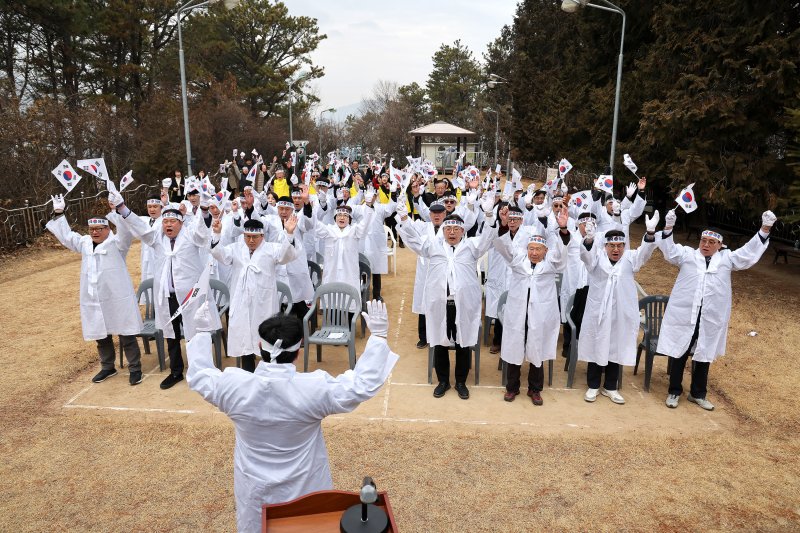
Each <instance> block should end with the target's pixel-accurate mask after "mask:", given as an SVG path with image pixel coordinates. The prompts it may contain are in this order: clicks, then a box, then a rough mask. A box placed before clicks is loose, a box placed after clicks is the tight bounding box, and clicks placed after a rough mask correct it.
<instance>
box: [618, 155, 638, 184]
mask: <svg viewBox="0 0 800 533" xmlns="http://www.w3.org/2000/svg"><path fill="white" fill-rule="evenodd" d="M622 163H623V164H624V165H625V167H627V169H628V170H630V171H631V172H632V173H633V175H634V176H636V171H637V170H639V167H637V166H636V163H634V162H633V159H631V156H630V154H624V155H623V156H622ZM636 177H637V178H638V177H639V176H636Z"/></svg>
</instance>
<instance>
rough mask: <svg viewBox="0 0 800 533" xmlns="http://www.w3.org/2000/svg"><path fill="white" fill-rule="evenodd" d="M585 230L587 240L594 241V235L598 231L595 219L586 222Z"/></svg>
mask: <svg viewBox="0 0 800 533" xmlns="http://www.w3.org/2000/svg"><path fill="white" fill-rule="evenodd" d="M584 229H585V230H586V237H585V238H586V239H594V233H595V231H596V230H597V222H596V221H595V220H594V219H593V218H590V219H589V220H587V221H586V226H585V227H584Z"/></svg>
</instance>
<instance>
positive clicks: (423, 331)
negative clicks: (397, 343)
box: [417, 315, 428, 344]
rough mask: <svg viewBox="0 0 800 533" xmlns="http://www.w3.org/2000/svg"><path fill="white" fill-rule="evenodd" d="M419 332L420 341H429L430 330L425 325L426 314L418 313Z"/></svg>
mask: <svg viewBox="0 0 800 533" xmlns="http://www.w3.org/2000/svg"><path fill="white" fill-rule="evenodd" d="M417 317H418V319H417V333H419V342H422V343H425V344H427V343H428V330H427V328H426V326H425V315H417Z"/></svg>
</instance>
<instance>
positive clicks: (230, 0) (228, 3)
mask: <svg viewBox="0 0 800 533" xmlns="http://www.w3.org/2000/svg"><path fill="white" fill-rule="evenodd" d="M219 1H220V0H206V1H204V2H198V1H197V0H187V1H186V2H184V3H183V4H182V5H181V6H180V7H178V13H177V16H178V64H179V66H180V70H181V102H182V104H183V136H184V140H185V141H186V170H187V174H186V175H187V176H191V175H192V174H193V173H192V144H191V141H190V140H189V102H188V101H187V97H186V65H185V63H184V59H183V34H182V33H181V16H182V15H183V14H184V13H188V12H189V11H192V10H193V9H201V8H204V7H208V6H210V5H212V4H216V3H217V2H219ZM223 4H224V5H225V9H233V8H234V7H236V6H237V5H238V4H239V0H223Z"/></svg>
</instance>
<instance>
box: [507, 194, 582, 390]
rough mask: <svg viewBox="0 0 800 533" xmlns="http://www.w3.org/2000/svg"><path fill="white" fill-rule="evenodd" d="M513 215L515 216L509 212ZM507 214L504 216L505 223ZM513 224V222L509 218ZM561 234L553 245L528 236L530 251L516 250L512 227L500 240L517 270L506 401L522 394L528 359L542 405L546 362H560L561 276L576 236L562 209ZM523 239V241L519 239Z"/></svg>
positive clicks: (509, 304)
mask: <svg viewBox="0 0 800 533" xmlns="http://www.w3.org/2000/svg"><path fill="white" fill-rule="evenodd" d="M509 214H510V213H509ZM503 216H504V213H501V222H502V217H503ZM508 220H509V222H510V220H511V219H508ZM556 220H557V223H558V227H559V232H558V236H557V237H556V238H554V239H551V241H550V246H551V247H552V249H550V247H549V246H548V241H547V239H546V238H545V237H544V236H543V235H532V236H530V237H528V238H527V240H528V244H527V249H526V250H525V251H523V250H520V249H519V247H517V246H515V244H514V243H513V242H512V240H511V238H510V232H508V231H507V229H508V228H507V226H506V227H504V226H501V227H500V231H499V234H500V237H499V238H498V239H496V240H495V242H494V246H495V249H496V250H497V251H498V253H500V255H501V256H502V257H503V258H504V259H505V260H506V261H508V263H509V265H510V269H511V277H510V279H509V285H510V286H511V287H513V290H510V291H508V297H507V298H508V299H507V300H506V306H505V308H504V309H503V323H504V327H503V341H502V348H501V351H500V358H501V359H502V360H503V361H505V362H506V363H507V369H508V374H507V377H508V380H507V382H506V392H505V395H504V396H503V399H504V400H505V401H507V402H512V401H514V398H515V397H516V396H517V395H518V394H519V386H520V373H521V370H522V363H523V361H526V360H527V361H528V362H529V363H530V366H529V369H528V397H529V398H530V399H531V401H532V402H533V404H534V405H542V404H543V403H544V402H543V400H542V395H541V392H542V389H543V388H544V365H543V364H542V363H543V362H544V361H550V360H553V359H555V358H556V346H557V344H558V333H559V325H560V323H561V316H560V314H559V310H558V293H557V292H556V274H558V273H559V272H563V270H564V268H565V267H566V264H567V247H566V245H567V244H568V243H569V240H570V232H569V229H568V228H567V220H569V213H568V211H567V209H566V208H563V209H560V210H559V214H558V217H557V219H556ZM518 238H519V237H518Z"/></svg>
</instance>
